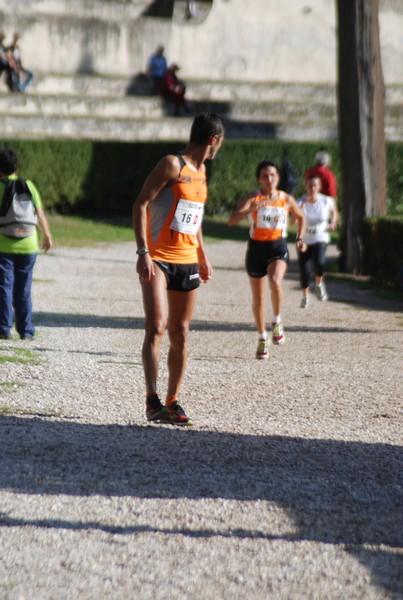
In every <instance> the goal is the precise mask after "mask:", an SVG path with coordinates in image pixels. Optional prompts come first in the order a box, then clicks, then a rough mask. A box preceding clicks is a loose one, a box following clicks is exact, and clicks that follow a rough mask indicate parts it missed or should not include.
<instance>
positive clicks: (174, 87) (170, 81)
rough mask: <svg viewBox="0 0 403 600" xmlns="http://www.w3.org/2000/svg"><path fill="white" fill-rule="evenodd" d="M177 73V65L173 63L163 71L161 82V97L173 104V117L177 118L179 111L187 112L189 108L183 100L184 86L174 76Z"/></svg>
mask: <svg viewBox="0 0 403 600" xmlns="http://www.w3.org/2000/svg"><path fill="white" fill-rule="evenodd" d="M177 71H179V67H178V65H177V64H175V63H173V64H172V65H170V66H169V67H168V69H167V70H166V71H165V73H164V76H163V77H162V81H161V95H162V96H163V97H164V98H167V99H168V100H171V101H172V102H173V103H174V115H175V116H176V117H178V116H179V115H180V113H181V110H183V111H184V112H188V111H189V108H188V105H187V103H186V100H185V92H186V86H185V84H184V83H183V81H180V79H179V78H178V76H177V75H176V73H177Z"/></svg>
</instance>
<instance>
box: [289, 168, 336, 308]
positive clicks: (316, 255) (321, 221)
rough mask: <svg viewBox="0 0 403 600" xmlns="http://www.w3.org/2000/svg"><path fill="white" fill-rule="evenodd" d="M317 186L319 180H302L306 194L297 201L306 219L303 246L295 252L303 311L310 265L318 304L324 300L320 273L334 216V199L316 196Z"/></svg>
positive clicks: (323, 264) (321, 272) (322, 268)
mask: <svg viewBox="0 0 403 600" xmlns="http://www.w3.org/2000/svg"><path fill="white" fill-rule="evenodd" d="M320 186H321V181H320V178H319V177H317V176H312V177H309V178H308V179H307V181H306V194H305V195H304V196H302V197H301V198H299V200H298V204H299V206H300V207H301V209H302V212H303V213H304V215H305V218H306V228H305V232H304V235H303V240H304V242H305V244H306V245H307V249H306V251H305V252H301V251H300V252H298V264H299V271H300V283H301V289H302V300H301V308H307V306H308V302H309V295H308V292H309V279H310V267H311V263H312V264H313V269H314V273H315V281H316V293H317V296H318V299H319V300H321V301H324V300H327V299H328V295H327V291H326V287H325V282H324V275H323V272H324V266H325V255H326V250H327V245H328V243H329V241H330V235H329V232H330V231H334V230H335V229H336V225H337V218H338V214H337V208H336V203H335V201H334V199H333V198H331V197H330V196H324V195H323V194H320Z"/></svg>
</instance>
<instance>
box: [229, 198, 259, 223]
mask: <svg viewBox="0 0 403 600" xmlns="http://www.w3.org/2000/svg"><path fill="white" fill-rule="evenodd" d="M254 197H255V192H250V193H249V194H248V195H247V196H246V197H245V198H244V199H243V200H242V202H241V204H240V205H239V206H238V208H237V209H236V210H235V211H234V212H233V213H232V215H231V216H230V218H229V219H228V225H230V226H232V225H237V224H238V223H240V222H241V221H242V220H243V219H245V217H247V216H248V214H249V213H250V212H251V209H252V205H253V199H254Z"/></svg>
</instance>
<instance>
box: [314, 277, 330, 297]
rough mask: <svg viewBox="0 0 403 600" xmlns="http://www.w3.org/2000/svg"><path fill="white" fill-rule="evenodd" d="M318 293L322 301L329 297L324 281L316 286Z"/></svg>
mask: <svg viewBox="0 0 403 600" xmlns="http://www.w3.org/2000/svg"><path fill="white" fill-rule="evenodd" d="M316 295H317V297H318V300H320V301H321V302H325V301H326V300H328V299H329V296H328V295H327V291H326V287H325V284H324V283H323V281H322V283H319V285H317V286H316Z"/></svg>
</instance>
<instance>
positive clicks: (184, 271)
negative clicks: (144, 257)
mask: <svg viewBox="0 0 403 600" xmlns="http://www.w3.org/2000/svg"><path fill="white" fill-rule="evenodd" d="M154 262H155V264H156V265H158V267H159V268H160V269H161V271H162V272H163V273H164V275H165V277H166V280H167V284H168V285H167V289H168V290H174V291H176V292H190V291H192V290H195V289H196V288H198V287H199V286H200V277H199V265H198V264H197V263H195V264H190V265H182V264H176V263H167V262H162V261H161V260H155V261H154Z"/></svg>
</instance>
